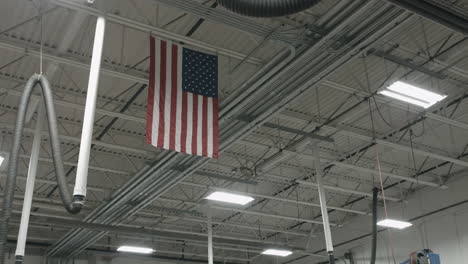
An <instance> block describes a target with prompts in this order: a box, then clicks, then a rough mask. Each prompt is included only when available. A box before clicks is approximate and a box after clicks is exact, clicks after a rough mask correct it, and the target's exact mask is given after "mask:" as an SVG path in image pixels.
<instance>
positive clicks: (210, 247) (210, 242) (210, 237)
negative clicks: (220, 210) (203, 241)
mask: <svg viewBox="0 0 468 264" xmlns="http://www.w3.org/2000/svg"><path fill="white" fill-rule="evenodd" d="M212 218H213V215H212V211H211V208H210V207H209V208H208V264H213V223H212V221H213V220H212Z"/></svg>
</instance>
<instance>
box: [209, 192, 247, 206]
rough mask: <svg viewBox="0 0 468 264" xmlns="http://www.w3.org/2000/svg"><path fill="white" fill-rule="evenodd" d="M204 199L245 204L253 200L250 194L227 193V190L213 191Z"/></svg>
mask: <svg viewBox="0 0 468 264" xmlns="http://www.w3.org/2000/svg"><path fill="white" fill-rule="evenodd" d="M205 199H207V200H211V201H218V202H225V203H231V204H239V205H246V204H248V203H250V202H252V201H253V200H254V198H252V197H250V196H244V195H239V194H233V193H227V192H214V193H212V194H210V195H209V196H208V197H206V198H205Z"/></svg>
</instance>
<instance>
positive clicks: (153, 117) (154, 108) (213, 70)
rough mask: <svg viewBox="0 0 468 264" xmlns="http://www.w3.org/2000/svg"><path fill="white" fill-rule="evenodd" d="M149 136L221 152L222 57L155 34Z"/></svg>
mask: <svg viewBox="0 0 468 264" xmlns="http://www.w3.org/2000/svg"><path fill="white" fill-rule="evenodd" d="M150 52H151V57H150V60H151V62H150V63H151V65H150V78H149V88H148V89H149V93H148V112H147V124H146V142H147V143H148V144H152V145H153V146H155V147H158V148H164V149H169V150H175V151H178V152H183V153H187V154H192V155H199V156H206V157H211V158H217V157H218V57H217V56H214V55H210V54H206V53H202V52H199V51H195V50H191V49H188V48H185V47H183V46H181V45H178V44H176V43H174V42H171V41H166V40H162V39H158V38H154V37H151V40H150Z"/></svg>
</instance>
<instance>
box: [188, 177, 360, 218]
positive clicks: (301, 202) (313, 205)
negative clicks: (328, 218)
mask: <svg viewBox="0 0 468 264" xmlns="http://www.w3.org/2000/svg"><path fill="white" fill-rule="evenodd" d="M179 184H181V185H186V186H191V187H196V188H200V189H206V190H212V191H224V192H231V193H238V194H241V195H247V196H253V197H259V198H265V199H269V200H274V201H279V202H285V203H291V204H295V205H303V206H310V207H317V208H320V204H318V203H312V202H307V201H300V200H292V199H288V198H281V197H277V196H272V195H265V194H259V193H255V192H243V191H234V190H232V189H225V188H218V187H211V186H207V185H203V184H198V183H192V182H181V183H179ZM328 208H330V209H335V210H336V211H340V212H346V213H353V214H358V215H369V213H368V212H365V211H360V210H353V209H347V208H342V207H334V206H328Z"/></svg>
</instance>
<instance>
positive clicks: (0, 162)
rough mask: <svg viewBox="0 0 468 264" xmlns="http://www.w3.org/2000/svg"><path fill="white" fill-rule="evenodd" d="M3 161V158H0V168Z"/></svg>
mask: <svg viewBox="0 0 468 264" xmlns="http://www.w3.org/2000/svg"><path fill="white" fill-rule="evenodd" d="M4 161H5V158H4V157H2V156H0V166H2V164H3V162H4Z"/></svg>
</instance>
